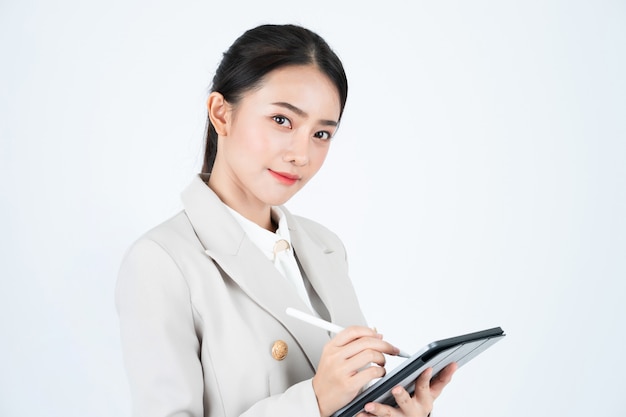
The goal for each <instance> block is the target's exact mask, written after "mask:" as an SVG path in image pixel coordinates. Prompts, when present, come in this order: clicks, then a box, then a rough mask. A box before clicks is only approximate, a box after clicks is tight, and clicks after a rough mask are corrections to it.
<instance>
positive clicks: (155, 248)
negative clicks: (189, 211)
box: [119, 211, 204, 277]
mask: <svg viewBox="0 0 626 417" xmlns="http://www.w3.org/2000/svg"><path fill="white" fill-rule="evenodd" d="M194 254H197V255H195V256H202V255H203V254H204V248H203V247H202V245H201V243H200V242H199V240H198V238H197V236H196V234H195V232H194V229H193V227H192V225H191V223H190V222H189V219H188V218H187V216H186V214H185V212H184V211H181V212H179V213H178V214H176V215H175V216H173V217H171V218H170V219H168V220H166V221H164V222H163V223H161V224H159V225H158V226H156V227H154V228H152V229H150V230H148V231H147V232H145V233H144V234H143V235H141V236H140V237H139V238H137V239H136V240H135V241H134V242H133V243H132V244H131V245H130V247H129V248H128V249H127V250H126V252H125V254H124V256H123V259H122V265H121V269H120V271H119V275H120V277H123V276H133V275H134V276H136V275H141V272H143V271H145V272H151V274H150V275H151V276H156V275H163V274H162V273H163V272H165V271H169V275H171V274H172V273H174V272H176V275H185V274H184V269H186V266H185V263H186V262H187V261H188V258H189V257H192V258H193V257H194ZM158 272H161V274H157V273H158Z"/></svg>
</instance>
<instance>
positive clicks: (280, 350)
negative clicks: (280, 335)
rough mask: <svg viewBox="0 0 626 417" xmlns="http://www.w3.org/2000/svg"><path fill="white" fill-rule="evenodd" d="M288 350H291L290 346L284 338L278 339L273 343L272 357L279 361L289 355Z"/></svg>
mask: <svg viewBox="0 0 626 417" xmlns="http://www.w3.org/2000/svg"><path fill="white" fill-rule="evenodd" d="M287 352H289V348H288V347H287V343H285V342H283V341H282V340H277V341H275V342H274V344H273V345H272V358H274V359H276V360H277V361H282V360H283V359H285V358H286V357H287Z"/></svg>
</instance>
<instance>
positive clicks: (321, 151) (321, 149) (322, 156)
mask: <svg viewBox="0 0 626 417" xmlns="http://www.w3.org/2000/svg"><path fill="white" fill-rule="evenodd" d="M329 147H330V144H325V145H323V146H317V147H315V146H314V147H313V150H312V151H311V166H312V167H314V169H315V172H317V171H318V170H319V169H320V168H321V167H322V165H323V164H324V161H325V160H326V155H328V149H329Z"/></svg>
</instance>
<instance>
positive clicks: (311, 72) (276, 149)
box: [208, 66, 340, 223]
mask: <svg viewBox="0 0 626 417" xmlns="http://www.w3.org/2000/svg"><path fill="white" fill-rule="evenodd" d="M213 94H216V93H213ZM208 105H209V113H211V98H209V102H208ZM339 115H340V104H339V95H338V92H337V88H336V87H335V85H334V84H333V83H332V82H331V80H330V79H329V78H328V77H327V76H326V75H325V74H324V73H322V72H321V71H320V70H319V69H318V68H317V67H315V66H289V67H283V68H280V69H277V70H274V71H272V72H270V73H269V74H268V75H266V76H265V77H264V79H263V81H262V83H261V85H260V87H258V88H256V89H253V90H250V91H248V92H247V93H245V94H244V95H243V96H242V98H241V100H240V101H239V102H238V103H237V104H236V105H235V106H230V105H229V104H228V103H224V113H223V121H224V122H223V126H221V128H220V129H219V130H218V134H219V138H218V151H217V156H216V159H215V165H214V167H213V170H212V172H211V177H210V180H209V185H210V187H211V188H212V189H213V190H214V191H215V192H216V193H217V194H218V196H220V198H221V199H222V201H224V202H225V203H226V204H228V205H229V206H230V207H231V208H233V209H235V210H236V211H238V212H239V213H241V214H242V215H244V216H245V217H247V218H249V219H251V220H253V221H255V219H256V218H257V216H259V215H261V214H262V216H261V217H264V216H265V214H269V209H270V207H271V206H274V205H281V204H284V203H285V202H286V201H287V200H289V199H290V198H291V197H292V196H293V195H294V194H295V193H296V192H298V191H299V190H300V189H301V188H302V187H303V186H304V185H305V184H306V183H307V182H308V181H309V180H310V179H311V178H312V177H313V176H314V175H315V174H316V173H317V171H318V170H319V169H320V167H321V166H322V164H323V163H324V159H325V158H326V155H327V153H328V149H329V146H330V139H331V138H332V136H333V135H334V133H335V130H336V129H337V124H338V122H339ZM268 220H269V217H268ZM257 223H258V221H257Z"/></svg>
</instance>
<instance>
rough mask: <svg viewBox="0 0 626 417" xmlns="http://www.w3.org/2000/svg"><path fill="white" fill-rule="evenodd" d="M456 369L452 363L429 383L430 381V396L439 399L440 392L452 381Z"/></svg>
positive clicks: (456, 366)
mask: <svg viewBox="0 0 626 417" xmlns="http://www.w3.org/2000/svg"><path fill="white" fill-rule="evenodd" d="M457 369H458V365H457V364H456V363H455V362H453V363H451V364H449V365H448V366H446V367H445V368H443V369H442V370H441V372H439V373H438V374H437V375H436V376H435V377H434V378H433V379H432V380H431V381H430V394H431V395H432V396H433V398H437V397H439V395H440V394H441V391H443V389H444V388H445V386H446V385H448V383H449V382H450V381H451V380H452V375H453V374H454V372H456V370H457Z"/></svg>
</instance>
